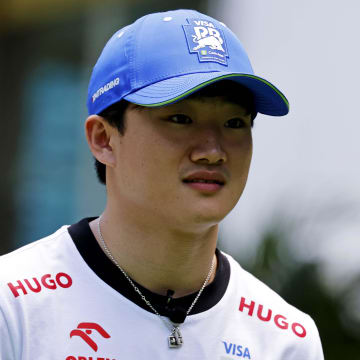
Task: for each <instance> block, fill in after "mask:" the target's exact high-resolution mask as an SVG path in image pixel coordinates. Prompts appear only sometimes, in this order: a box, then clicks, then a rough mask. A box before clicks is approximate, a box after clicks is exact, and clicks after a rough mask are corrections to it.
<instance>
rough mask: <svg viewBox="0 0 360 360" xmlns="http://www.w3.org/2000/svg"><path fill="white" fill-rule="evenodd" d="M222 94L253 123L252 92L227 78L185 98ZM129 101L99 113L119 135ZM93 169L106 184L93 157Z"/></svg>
mask: <svg viewBox="0 0 360 360" xmlns="http://www.w3.org/2000/svg"><path fill="white" fill-rule="evenodd" d="M215 96H222V97H224V98H226V100H227V101H230V102H234V103H236V104H239V105H241V106H243V107H244V108H245V109H246V110H247V111H248V113H249V114H251V126H253V125H254V119H255V117H256V115H257V113H256V110H255V104H254V97H253V94H252V93H251V92H250V91H249V90H248V89H247V88H245V87H244V86H242V85H240V84H238V83H236V82H234V81H229V80H223V81H219V82H215V83H213V84H210V85H208V86H206V87H204V88H203V89H200V90H199V91H197V92H195V93H193V94H191V95H189V96H188V97H187V99H201V98H206V97H215ZM128 105H129V102H127V101H125V100H120V101H119V102H117V103H115V104H113V105H110V106H109V107H107V108H106V109H105V110H103V111H102V112H100V113H99V116H101V117H103V118H104V119H105V120H106V121H107V122H108V123H109V124H110V125H112V126H114V127H116V128H117V130H118V131H119V133H120V134H121V135H124V133H125V130H126V129H125V127H126V124H125V121H124V114H125V111H126V109H127V107H128ZM95 170H96V174H97V177H98V180H99V182H100V183H101V184H104V185H105V184H106V166H105V165H104V164H102V163H101V162H100V161H98V160H97V159H95Z"/></svg>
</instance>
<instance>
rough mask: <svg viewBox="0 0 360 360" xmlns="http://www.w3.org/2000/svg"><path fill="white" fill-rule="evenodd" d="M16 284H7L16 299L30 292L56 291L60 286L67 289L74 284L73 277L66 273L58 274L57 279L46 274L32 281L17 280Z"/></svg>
mask: <svg viewBox="0 0 360 360" xmlns="http://www.w3.org/2000/svg"><path fill="white" fill-rule="evenodd" d="M16 282H17V285H15V284H14V283H11V282H9V283H8V284H7V285H8V286H9V288H10V290H11V292H12V293H13V295H14V296H15V297H18V296H20V295H27V294H28V290H29V291H32V292H34V293H38V292H40V291H41V290H42V289H43V288H46V289H49V290H55V289H57V287H58V286H59V287H61V288H64V289H66V288H69V287H70V286H71V285H72V283H73V281H72V278H71V276H70V275H68V274H66V273H64V272H59V273H57V274H56V275H55V277H54V276H52V275H51V274H45V275H43V276H41V277H40V279H38V278H36V277H33V278H32V280H28V279H24V280H23V281H21V280H17V281H16Z"/></svg>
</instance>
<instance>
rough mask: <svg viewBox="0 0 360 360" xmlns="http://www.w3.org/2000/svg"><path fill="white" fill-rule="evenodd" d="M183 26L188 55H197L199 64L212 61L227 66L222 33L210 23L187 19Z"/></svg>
mask: <svg viewBox="0 0 360 360" xmlns="http://www.w3.org/2000/svg"><path fill="white" fill-rule="evenodd" d="M187 21H188V23H189V24H186V25H183V29H184V31H185V36H186V41H187V44H188V48H189V52H190V53H197V54H198V59H199V61H200V62H205V61H212V62H217V63H219V64H222V65H226V66H227V58H228V57H229V54H228V52H227V47H226V42H225V37H224V33H223V31H222V30H221V29H219V28H215V26H214V24H213V23H212V22H210V21H206V20H200V19H187Z"/></svg>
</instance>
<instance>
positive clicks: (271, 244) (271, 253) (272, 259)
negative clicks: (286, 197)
mask: <svg viewBox="0 0 360 360" xmlns="http://www.w3.org/2000/svg"><path fill="white" fill-rule="evenodd" d="M287 233H288V232H287V231H285V228H281V227H276V226H274V227H273V228H272V229H270V230H268V231H267V232H266V233H265V234H264V235H263V239H262V241H261V243H260V245H259V247H258V248H257V251H256V254H255V256H254V258H253V259H251V261H248V263H247V264H244V259H243V258H242V259H241V260H240V259H239V257H240V256H239V257H238V261H239V262H240V263H241V264H242V265H243V267H244V268H246V269H247V270H248V271H249V272H251V273H252V274H254V275H255V276H256V277H257V278H259V279H260V280H262V281H263V282H264V283H266V284H267V285H268V286H270V287H271V288H272V289H273V290H274V291H276V292H277V293H278V294H279V295H280V296H282V297H283V298H284V299H285V300H286V301H287V302H289V303H290V304H292V305H294V306H295V307H297V308H298V309H300V310H302V311H304V312H305V313H307V314H309V315H310V316H311V317H312V318H313V319H314V321H315V323H316V324H317V327H318V330H319V333H320V337H321V341H322V344H323V349H324V355H325V359H326V360H335V359H349V360H350V359H359V358H360V321H359V318H358V319H356V311H355V310H356V309H355V307H353V306H352V305H353V304H352V302H353V301H352V300H354V299H356V297H359V295H360V275H359V276H358V277H355V279H353V280H352V281H351V282H349V283H347V284H344V286H343V287H342V288H341V291H339V293H337V292H336V291H334V290H332V289H330V288H328V287H327V286H326V285H325V284H324V281H323V279H322V277H321V273H320V265H319V264H317V263H315V262H304V261H302V260H300V259H299V258H297V257H296V254H295V253H294V252H292V251H291V250H290V247H289V243H290V242H289V239H288V236H287ZM235 257H236V255H235Z"/></svg>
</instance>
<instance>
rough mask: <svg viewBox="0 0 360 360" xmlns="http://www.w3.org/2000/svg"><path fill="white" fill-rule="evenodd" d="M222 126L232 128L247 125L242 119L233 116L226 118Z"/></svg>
mask: <svg viewBox="0 0 360 360" xmlns="http://www.w3.org/2000/svg"><path fill="white" fill-rule="evenodd" d="M224 126H225V127H226V128H232V129H241V128H244V127H246V126H247V124H246V122H245V121H244V120H243V119H240V118H234V119H230V120H228V121H227V122H226V123H225V124H224Z"/></svg>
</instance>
